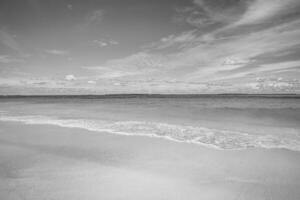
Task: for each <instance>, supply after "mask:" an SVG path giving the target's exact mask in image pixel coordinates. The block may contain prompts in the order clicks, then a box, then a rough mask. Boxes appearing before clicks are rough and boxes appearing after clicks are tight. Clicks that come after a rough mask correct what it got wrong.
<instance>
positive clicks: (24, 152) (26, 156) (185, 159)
mask: <svg viewBox="0 0 300 200" xmlns="http://www.w3.org/2000/svg"><path fill="white" fill-rule="evenodd" d="M299 188H300V152H292V151H288V150H266V149H265V150H263V149H249V150H243V151H219V150H214V149H208V148H206V147H202V146H199V145H193V144H184V143H176V142H172V141H167V140H164V139H156V138H147V137H138V136H135V137H133V136H119V135H112V134H107V133H97V132H89V131H85V130H82V129H71V128H60V127H55V126H47V125H23V124H20V123H8V122H5V123H4V122H0V199H3V200H10V199H30V200H35V199H37V200H42V199H51V200H53V199H55V200H58V199H62V200H65V199H72V200H75V199H78V200H79V199H80V200H82V199H97V200H99V199H105V200H106V199H108V200H109V199H114V200H115V199H130V200H134V199H139V200H143V199H151V200H153V199H156V200H157V199H172V200H175V199H184V200H186V199H188V200H189V199H197V200H199V199H204V200H210V199H218V200H220V199H226V200H231V199H233V200H235V199H249V200H250V199H251V200H253V199H255V200H259V199H280V200H281V199H285V200H288V199H295V200H299V199H300V189H299Z"/></svg>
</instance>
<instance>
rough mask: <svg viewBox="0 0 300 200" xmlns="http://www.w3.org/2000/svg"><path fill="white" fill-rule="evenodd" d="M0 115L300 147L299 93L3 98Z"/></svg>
mask: <svg viewBox="0 0 300 200" xmlns="http://www.w3.org/2000/svg"><path fill="white" fill-rule="evenodd" d="M0 120H1V121H15V122H20V123H25V124H50V125H57V126H62V127H76V128H82V129H87V130H90V131H93V132H94V133H97V132H106V133H112V134H121V135H142V136H148V137H161V138H165V139H169V140H172V141H177V142H188V143H193V144H200V145H205V146H207V147H212V148H216V149H221V150H228V149H229V150H239V149H246V148H286V149H290V150H295V151H300V123H299V122H300V99H299V98H279V97H276V98H263V97H249V98H246V97H234V96H230V97H226V96H216V97H197V98H196V97H194V98H191V97H186V98H80V97H74V98H61V97H55V98H49V97H43V98H34V97H33V98H1V99H0Z"/></svg>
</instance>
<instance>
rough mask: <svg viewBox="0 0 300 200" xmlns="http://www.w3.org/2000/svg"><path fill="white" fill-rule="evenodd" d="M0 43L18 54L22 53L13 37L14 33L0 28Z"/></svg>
mask: <svg viewBox="0 0 300 200" xmlns="http://www.w3.org/2000/svg"><path fill="white" fill-rule="evenodd" d="M0 44H3V45H5V46H6V47H8V48H10V49H12V50H14V51H16V52H17V53H19V54H24V53H23V50H22V49H21V47H20V45H19V43H18V42H17V41H16V39H15V35H12V34H10V33H8V32H7V31H4V30H0Z"/></svg>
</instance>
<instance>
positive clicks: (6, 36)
mask: <svg viewBox="0 0 300 200" xmlns="http://www.w3.org/2000/svg"><path fill="white" fill-rule="evenodd" d="M109 93H162V94H171V93H176V94H179V93H183V94H190V93H195V94H203V93H300V0H284V1H283V0H184V1H183V0H51V1H49V0H22V1H20V0H0V94H3V95H7V94H109Z"/></svg>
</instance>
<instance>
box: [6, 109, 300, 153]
mask: <svg viewBox="0 0 300 200" xmlns="http://www.w3.org/2000/svg"><path fill="white" fill-rule="evenodd" d="M0 120H1V121H11V122H22V123H25V124H48V125H56V126H60V127H68V128H82V129H86V130H89V131H94V132H107V133H112V134H119V135H127V136H148V137H157V138H164V139H168V140H172V141H176V142H186V143H193V144H200V145H204V146H206V147H210V148H214V149H219V150H241V149H248V148H268V149H269V148H284V149H289V150H293V151H300V137H299V135H298V134H289V135H285V137H283V136H282V135H281V136H279V135H255V134H249V133H245V132H239V131H230V130H220V129H212V128H205V127H196V126H187V125H175V124H168V123H157V122H147V121H103V120H87V119H59V118H53V117H47V116H29V115H27V116H8V115H5V114H4V113H1V115H0Z"/></svg>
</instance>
